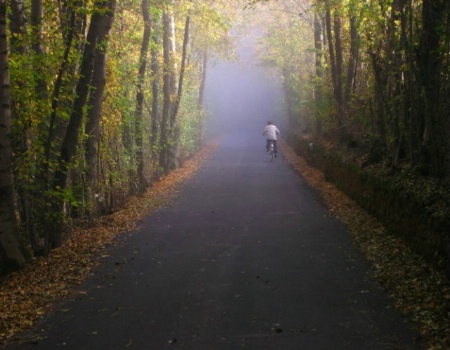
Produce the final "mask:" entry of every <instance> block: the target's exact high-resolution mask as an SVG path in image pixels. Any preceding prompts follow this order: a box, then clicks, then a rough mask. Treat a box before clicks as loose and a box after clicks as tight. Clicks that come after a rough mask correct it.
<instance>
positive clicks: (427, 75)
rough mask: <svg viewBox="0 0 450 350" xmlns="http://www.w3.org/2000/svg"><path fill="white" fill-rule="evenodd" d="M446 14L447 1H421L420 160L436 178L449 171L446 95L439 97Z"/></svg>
mask: <svg viewBox="0 0 450 350" xmlns="http://www.w3.org/2000/svg"><path fill="white" fill-rule="evenodd" d="M448 11H449V10H448V3H447V0H424V1H423V5H422V23H423V28H422V35H421V38H420V44H419V48H418V60H417V61H418V70H419V74H420V82H421V86H422V89H423V94H422V98H423V104H422V110H421V112H422V113H423V115H424V117H425V132H424V135H423V149H424V157H423V159H422V160H423V161H426V160H427V158H429V159H430V167H431V171H432V173H433V174H434V175H436V176H439V177H444V176H445V174H446V172H447V170H448V169H449V166H448V164H447V162H446V161H447V152H448V144H449V143H448V137H449V135H448V130H447V129H446V128H443V127H442V126H443V125H448V114H449V110H448V100H446V99H447V98H448V96H441V74H442V62H443V56H442V53H441V49H440V48H441V40H442V33H443V31H442V30H443V28H446V23H445V20H446V19H447V18H446V17H447V16H448ZM447 35H448V33H447ZM427 156H428V157H427Z"/></svg>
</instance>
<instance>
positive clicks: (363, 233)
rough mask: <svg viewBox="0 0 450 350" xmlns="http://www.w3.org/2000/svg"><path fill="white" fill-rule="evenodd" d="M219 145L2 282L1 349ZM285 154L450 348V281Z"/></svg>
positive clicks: (427, 331)
mask: <svg viewBox="0 0 450 350" xmlns="http://www.w3.org/2000/svg"><path fill="white" fill-rule="evenodd" d="M215 147H216V143H214V142H213V143H211V144H209V145H208V146H206V147H205V148H204V149H203V150H202V151H200V152H199V153H198V154H197V155H196V156H195V157H193V158H191V159H189V160H188V161H186V162H185V164H184V165H183V167H182V168H180V169H177V170H175V171H174V172H172V173H171V174H169V175H168V176H166V177H165V178H163V179H162V180H161V181H160V182H158V183H157V184H155V185H154V186H152V187H151V188H150V189H149V190H148V191H147V193H146V194H145V195H143V196H141V197H136V198H132V199H131V200H130V201H129V202H128V204H127V206H126V207H125V208H124V209H122V210H120V211H118V212H116V213H114V214H112V215H109V216H105V217H103V218H102V219H101V220H99V222H98V223H97V224H96V225H95V226H93V227H89V228H83V227H75V228H74V232H73V234H72V235H71V236H70V238H69V239H68V240H67V241H66V243H65V244H64V245H63V246H62V247H61V248H58V249H55V250H54V251H52V252H51V254H50V256H49V257H48V258H47V259H45V258H37V259H34V260H33V261H32V262H31V263H30V264H28V265H27V266H26V267H25V268H24V269H23V270H21V271H18V272H15V273H12V274H10V275H8V276H6V277H4V278H2V280H0V282H1V285H0V310H1V313H0V345H5V344H6V342H7V341H8V340H11V339H13V338H14V337H17V336H18V334H20V333H22V332H24V331H27V330H29V329H31V328H32V327H33V326H34V325H35V324H36V322H37V321H38V320H39V319H41V318H42V317H43V316H44V315H45V314H46V313H47V312H48V311H49V310H50V307H51V306H52V305H53V304H54V303H55V302H57V301H58V300H61V299H62V298H64V297H66V296H68V295H69V294H70V293H71V291H72V290H73V288H74V287H75V286H76V285H79V284H81V283H82V282H83V281H84V280H85V279H86V277H87V276H89V274H90V272H91V271H92V269H93V268H94V267H95V266H96V265H98V263H99V261H100V259H99V258H100V257H101V256H105V255H106V254H107V252H106V248H107V247H108V245H110V244H112V243H113V242H114V238H115V237H117V236H118V235H119V234H121V233H123V232H127V231H130V230H132V229H135V228H136V225H137V223H138V222H139V220H141V219H142V218H144V217H145V216H147V215H148V214H149V213H151V212H152V211H154V210H157V209H158V208H161V207H164V206H167V205H168V204H169V203H170V201H171V199H172V198H173V197H174V195H175V193H176V190H177V187H178V186H179V185H180V184H181V183H183V181H185V180H186V179H188V178H189V177H191V176H192V175H193V174H195V172H196V170H197V168H198V166H199V164H200V163H201V161H202V160H203V159H205V158H206V157H207V156H209V154H211V153H212V152H213V151H214V149H215ZM280 148H281V150H282V152H283V154H284V156H285V158H286V159H287V160H288V162H289V163H290V164H291V166H292V167H293V168H294V169H295V170H296V171H297V172H298V173H301V174H302V176H303V177H304V178H305V179H306V181H307V182H308V183H309V184H310V186H312V187H313V188H316V189H317V190H318V192H319V193H320V194H321V196H322V198H323V199H324V202H325V204H326V205H327V206H328V208H329V210H330V211H331V212H332V213H333V214H334V215H336V216H337V217H338V218H339V219H340V220H341V221H342V222H343V223H344V224H345V225H346V226H347V227H348V229H349V231H350V232H351V233H352V235H353V237H354V241H355V243H356V244H357V245H358V246H359V247H360V249H361V250H362V251H363V252H364V254H365V255H366V257H367V259H368V260H369V261H370V262H371V264H372V266H373V273H374V278H375V279H376V280H377V281H379V282H380V283H381V284H382V285H383V286H384V287H385V288H386V289H387V290H388V292H389V293H390V295H391V297H392V300H393V302H394V303H395V306H396V307H397V308H398V309H399V310H400V311H401V312H402V313H404V314H405V315H406V316H407V317H408V318H409V319H410V320H413V321H415V322H416V323H417V324H418V327H419V331H420V333H421V336H422V338H423V339H422V340H423V341H424V343H425V344H426V349H428V350H443V349H447V346H446V342H447V337H448V324H449V323H448V322H449V320H448V314H447V305H448V301H449V298H450V297H449V295H450V294H449V282H448V280H447V279H446V277H445V275H444V274H443V273H441V272H438V271H434V270H433V269H432V268H431V267H430V266H428V265H427V264H426V263H425V262H424V261H423V259H421V258H420V257H418V256H417V255H415V254H413V253H412V252H411V251H410V249H409V248H408V247H407V246H405V244H404V243H403V242H402V241H401V240H399V239H396V238H395V237H393V236H388V235H387V234H386V232H385V229H384V228H383V226H382V225H381V224H380V223H379V222H377V221H376V220H375V219H374V218H372V217H371V216H369V215H368V214H367V213H366V212H364V211H363V210H362V209H360V208H359V207H358V206H357V205H356V204H355V203H354V202H353V201H352V200H350V199H349V198H348V197H346V196H345V195H344V194H343V193H342V192H340V191H339V190H338V189H337V188H336V187H335V186H333V185H332V184H330V183H328V182H326V181H325V179H324V176H323V174H322V173H321V172H320V171H318V170H317V169H314V168H311V167H310V166H308V164H307V163H306V161H305V160H304V159H303V158H301V157H299V156H297V155H296V154H295V152H294V151H293V150H292V149H291V148H290V147H289V146H288V145H286V144H285V143H284V142H282V141H281V142H280Z"/></svg>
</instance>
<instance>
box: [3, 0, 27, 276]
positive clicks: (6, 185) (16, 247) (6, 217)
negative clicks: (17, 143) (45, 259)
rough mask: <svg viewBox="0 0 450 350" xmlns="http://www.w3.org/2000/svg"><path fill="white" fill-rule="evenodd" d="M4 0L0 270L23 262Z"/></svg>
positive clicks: (12, 267)
mask: <svg viewBox="0 0 450 350" xmlns="http://www.w3.org/2000/svg"><path fill="white" fill-rule="evenodd" d="M6 33H7V29H6V0H0V273H4V272H5V271H7V270H8V269H17V268H20V267H22V266H23V265H24V264H25V263H26V259H25V255H24V253H23V252H22V250H21V249H22V246H21V244H20V243H19V240H18V239H17V237H16V228H17V226H16V216H15V209H14V186H13V177H12V168H11V165H12V152H11V140H10V133H11V97H10V84H9V69H8V44H7V36H6Z"/></svg>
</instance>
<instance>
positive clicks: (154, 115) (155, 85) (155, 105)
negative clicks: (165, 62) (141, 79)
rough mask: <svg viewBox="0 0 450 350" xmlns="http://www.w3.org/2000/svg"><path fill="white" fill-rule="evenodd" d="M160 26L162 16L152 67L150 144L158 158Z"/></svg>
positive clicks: (155, 33)
mask: <svg viewBox="0 0 450 350" xmlns="http://www.w3.org/2000/svg"><path fill="white" fill-rule="evenodd" d="M160 27H161V18H158V19H157V20H155V26H154V30H153V44H154V45H153V46H154V47H153V49H152V53H151V63H152V64H151V66H152V67H151V69H152V74H153V81H152V111H151V119H152V121H151V123H152V132H151V135H150V146H151V148H152V157H153V158H156V155H157V154H158V151H159V148H158V131H159V117H160V116H159V114H160V101H159V97H160V85H159V74H160V64H159V59H158V57H159V54H158V53H159V50H158V47H159V43H160Z"/></svg>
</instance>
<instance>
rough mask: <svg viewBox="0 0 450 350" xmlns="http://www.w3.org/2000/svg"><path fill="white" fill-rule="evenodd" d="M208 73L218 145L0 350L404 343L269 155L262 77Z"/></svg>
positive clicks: (400, 329)
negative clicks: (29, 329) (22, 339)
mask: <svg viewBox="0 0 450 350" xmlns="http://www.w3.org/2000/svg"><path fill="white" fill-rule="evenodd" d="M223 74H225V75H223ZM223 77H226V79H224V80H221V79H222V78H223ZM211 78H214V79H215V82H216V83H217V86H216V90H214V89H212V90H211V94H210V95H209V106H215V107H214V108H212V109H214V111H215V113H218V114H219V113H221V117H220V118H219V117H217V115H216V117H217V118H216V119H214V118H212V124H211V127H212V128H213V129H214V128H215V131H220V132H221V133H222V134H223V137H222V138H221V141H220V144H219V147H218V149H217V150H216V151H215V152H214V153H213V154H212V155H211V156H210V157H209V158H208V159H207V160H206V161H205V162H204V163H203V164H202V166H201V167H200V169H199V171H198V173H197V174H196V175H195V176H194V177H193V178H192V179H190V180H189V181H187V183H185V184H184V185H183V186H182V188H181V189H180V191H179V193H178V195H177V199H176V201H175V203H174V204H173V205H172V206H170V207H168V208H164V209H161V210H159V211H157V212H155V213H153V214H152V215H151V216H149V217H148V218H147V219H145V220H144V221H143V223H142V225H141V229H140V230H139V231H136V232H131V233H129V234H126V235H124V236H123V237H122V238H121V239H120V240H121V241H122V244H120V245H119V246H118V247H115V248H112V249H111V252H110V256H109V257H108V258H106V259H105V260H104V263H103V265H102V266H100V267H99V268H97V269H96V271H95V274H94V275H93V276H92V277H91V278H90V279H89V280H88V281H87V282H86V283H85V284H84V285H83V286H82V287H81V289H82V290H83V291H85V292H86V294H83V295H82V296H81V297H80V298H79V299H77V300H72V301H68V302H66V303H64V304H63V305H61V306H60V307H58V308H56V310H55V312H54V314H53V315H51V316H50V317H49V318H47V319H46V320H45V322H44V323H43V324H42V325H40V327H39V330H38V331H37V334H38V335H39V337H42V339H40V340H39V341H37V342H36V343H35V344H23V345H22V346H17V345H13V346H11V347H9V348H8V349H19V348H20V349H28V348H30V349H31V348H33V349H48V350H50V349H52V350H54V349H71V350H72V349H73V350H81V349H90V350H93V349H95V350H104V349H142V350H144V349H145V350H147V349H150V350H153V349H154V350H160V349H172V348H173V349H186V350H188V349H189V350H222V349H223V350H225V349H226V350H235V349H241V348H244V349H254V350H266V349H267V350H270V349H273V350H290V349H304V350H316V349H323V350H329V349H342V350H352V349H354V350H371V349H373V350H384V349H386V350H390V349H416V348H417V349H418V346H417V345H415V343H414V338H415V337H416V333H414V332H413V331H411V330H410V329H409V327H408V325H407V324H406V323H405V321H404V320H403V318H402V317H401V316H400V315H399V314H398V313H397V312H396V311H395V310H394V308H393V306H392V305H391V301H390V300H389V299H388V297H387V294H386V293H385V292H384V291H383V290H382V289H381V287H380V286H378V285H377V284H376V283H374V282H373V281H371V278H370V267H369V265H368V264H367V262H366V261H365V259H364V258H363V256H362V254H361V253H360V252H359V250H358V249H357V248H356V247H355V246H354V245H353V244H352V241H351V237H350V234H349V233H348V232H347V230H346V229H345V227H343V225H342V224H341V223H340V222H339V221H338V220H337V219H336V218H334V217H333V216H331V215H330V214H329V213H328V212H327V210H326V209H325V207H324V206H323V205H322V203H321V201H320V199H319V198H318V197H317V196H316V194H315V193H314V191H313V190H311V189H310V188H309V187H308V185H307V184H306V183H305V181H304V180H303V179H302V178H301V177H299V176H298V175H297V174H296V173H295V172H294V171H293V170H292V169H291V168H290V166H289V165H288V163H287V162H286V161H285V160H284V159H283V157H282V156H281V157H279V158H278V159H276V160H275V162H273V163H271V162H270V161H269V158H268V156H267V154H266V152H265V150H264V143H265V141H264V138H263V137H262V135H261V132H262V129H263V127H264V125H265V123H266V121H267V119H268V118H272V117H273V116H275V113H276V111H277V109H278V108H279V107H278V106H277V103H278V101H279V99H278V97H277V93H278V92H279V91H278V92H277V89H278V88H275V86H276V84H275V83H273V84H271V83H270V79H269V78H268V77H267V76H265V75H264V74H262V70H261V69H260V68H252V67H248V66H245V67H244V66H239V65H235V64H222V65H218V66H217V67H216V70H215V71H214V72H213V73H212V74H211V76H210V79H211ZM261 78H262V80H260V79H261ZM267 79H268V80H267ZM233 80H234V85H233ZM255 81H257V82H258V83H257V84H256V85H254V83H255ZM244 91H247V92H248V94H245V96H244V94H243V92H244ZM220 93H223V94H224V96H228V97H227V98H224V99H222V100H220V99H218V98H217V96H220ZM215 98H217V99H216V102H214V99H215ZM247 102H249V103H248V104H247ZM219 106H220V108H219ZM275 117H276V116H275ZM281 132H282V133H283V130H281Z"/></svg>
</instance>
